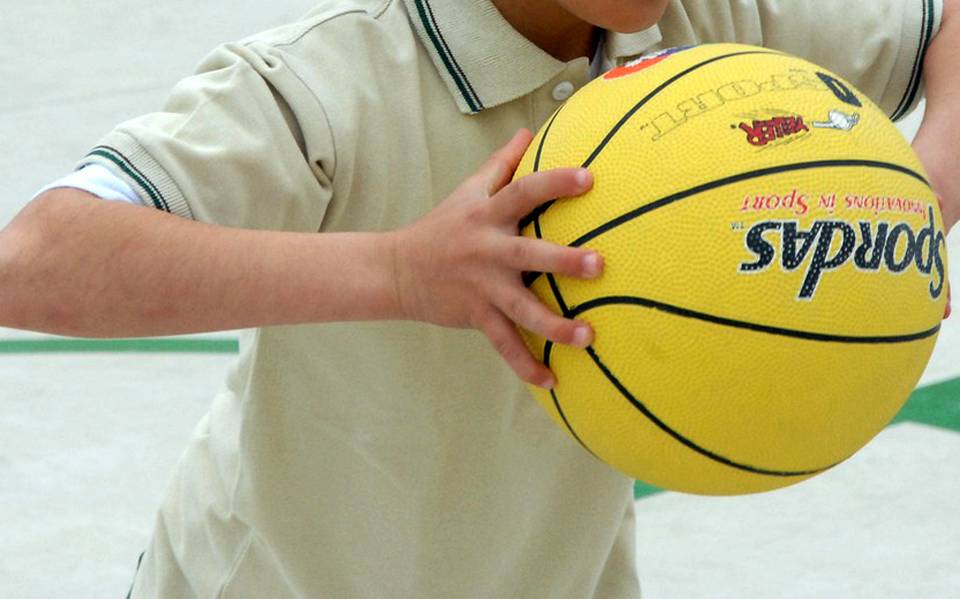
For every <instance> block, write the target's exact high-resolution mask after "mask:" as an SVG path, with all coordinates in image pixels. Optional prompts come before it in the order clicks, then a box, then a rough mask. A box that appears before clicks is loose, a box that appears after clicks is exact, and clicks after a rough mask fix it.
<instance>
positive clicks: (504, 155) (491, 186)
mask: <svg viewBox="0 0 960 599" xmlns="http://www.w3.org/2000/svg"><path fill="white" fill-rule="evenodd" d="M532 139H533V133H531V132H530V130H528V129H520V130H519V131H517V132H516V133H515V134H514V136H513V137H512V138H511V139H510V141H508V142H507V143H506V145H504V146H503V147H502V148H500V149H499V150H497V151H496V152H494V153H493V155H492V156H490V158H489V159H488V160H487V161H486V162H485V163H484V164H483V166H481V167H480V168H479V169H478V170H477V176H478V177H479V178H480V181H481V182H482V184H483V185H484V188H485V189H486V190H487V194H488V195H493V194H495V193H497V192H498V191H500V189H501V188H502V187H503V186H504V185H506V184H507V183H509V182H510V179H512V178H513V173H514V172H515V171H516V170H517V166H518V165H519V164H520V161H521V160H522V159H523V154H524V152H526V150H527V146H529V145H530V141H531V140H532Z"/></svg>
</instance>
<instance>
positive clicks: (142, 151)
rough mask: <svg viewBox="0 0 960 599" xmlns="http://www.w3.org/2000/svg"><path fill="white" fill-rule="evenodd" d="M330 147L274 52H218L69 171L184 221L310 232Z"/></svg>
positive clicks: (320, 208)
mask: <svg viewBox="0 0 960 599" xmlns="http://www.w3.org/2000/svg"><path fill="white" fill-rule="evenodd" d="M293 107H297V110H295V109H294V108H293ZM333 147H334V145H333V138H332V134H331V131H330V127H329V124H328V123H327V120H326V118H325V113H324V111H323V109H322V107H321V106H319V102H318V100H317V99H316V98H315V97H314V96H313V95H312V94H311V93H310V92H309V91H308V90H307V88H306V86H305V85H304V84H303V82H302V81H301V79H300V78H299V77H298V76H297V75H296V73H294V72H293V71H291V69H290V68H289V67H288V66H287V64H286V63H285V61H284V56H283V54H282V52H280V51H279V50H277V49H275V48H271V47H260V48H257V49H256V50H254V49H252V48H250V47H247V46H243V45H239V44H228V45H224V46H222V47H220V48H218V49H217V50H215V51H214V52H213V53H212V54H211V55H210V56H209V57H207V59H206V60H205V61H204V62H203V63H202V64H201V65H200V67H199V68H198V71H197V73H196V74H195V75H193V76H191V77H189V78H187V79H185V80H183V81H181V82H180V83H179V84H177V86H176V87H175V88H174V90H173V92H172V94H171V96H170V98H169V100H168V101H167V103H166V105H165V106H164V108H163V109H162V111H160V112H157V113H153V114H148V115H145V116H141V117H138V118H135V119H132V120H130V121H127V122H125V123H122V124H120V125H119V126H118V127H116V128H115V129H114V130H113V131H111V132H110V133H109V134H107V135H106V136H105V137H104V138H103V139H102V140H101V141H100V143H99V144H98V145H97V146H96V147H95V148H93V149H92V150H91V151H90V153H89V154H88V155H87V156H86V157H85V158H84V159H83V160H82V161H81V162H80V164H79V165H78V166H79V167H83V166H86V165H99V166H102V167H104V168H107V169H109V170H110V171H111V172H112V173H113V174H114V175H116V176H117V177H119V178H120V179H122V180H123V181H124V182H126V183H127V184H128V185H129V186H130V187H131V188H132V189H133V190H134V191H135V192H136V194H137V195H138V196H139V197H140V198H141V200H142V201H143V203H145V204H146V205H148V206H153V207H155V208H157V209H160V210H164V211H166V212H170V213H172V214H176V215H179V216H181V217H184V218H190V219H194V220H197V221H201V222H208V223H214V224H219V225H224V226H231V227H239V228H247V229H264V230H285V231H301V232H311V231H317V230H319V228H320V224H321V222H322V219H323V215H324V212H325V209H326V206H327V204H328V203H329V201H330V196H331V194H332V184H331V175H329V174H328V173H331V172H332V169H333V167H334V164H335V156H334V150H333Z"/></svg>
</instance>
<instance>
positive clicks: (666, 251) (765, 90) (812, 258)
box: [517, 44, 947, 495]
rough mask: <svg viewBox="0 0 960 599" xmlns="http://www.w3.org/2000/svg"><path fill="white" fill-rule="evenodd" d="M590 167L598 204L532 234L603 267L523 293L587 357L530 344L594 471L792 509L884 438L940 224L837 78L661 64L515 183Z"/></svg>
mask: <svg viewBox="0 0 960 599" xmlns="http://www.w3.org/2000/svg"><path fill="white" fill-rule="evenodd" d="M567 166H586V167H588V168H589V169H590V170H591V171H592V172H593V173H594V179H595V184H594V188H593V189H592V190H591V191H590V192H589V193H588V194H586V195H584V196H582V197H580V198H575V199H565V200H559V201H556V202H553V203H551V204H548V205H545V206H544V207H542V208H541V209H540V210H538V211H537V212H535V213H534V214H531V215H530V216H529V217H528V218H527V219H526V220H525V221H524V222H523V223H521V230H522V233H523V234H524V235H527V236H530V237H538V238H542V239H546V240H550V241H553V242H556V243H560V244H566V245H570V246H577V247H589V248H592V249H595V250H597V251H598V252H599V253H600V254H601V255H603V256H604V258H605V262H606V267H605V272H604V274H603V275H602V277H601V278H599V279H596V280H591V281H581V280H574V279H570V278H565V277H562V276H553V275H549V276H548V275H542V274H536V273H531V274H528V275H527V276H526V279H527V283H528V285H529V286H530V287H531V289H532V290H533V291H534V292H535V293H536V294H537V295H538V296H539V297H540V298H541V299H542V300H543V301H544V302H546V303H547V304H548V305H549V306H550V307H552V308H553V309H554V310H555V311H557V312H558V313H562V314H565V315H567V316H569V317H571V318H578V319H583V320H586V321H589V322H590V323H591V324H592V325H593V327H594V329H595V332H596V341H595V343H594V344H593V346H592V347H591V348H589V349H588V350H586V351H584V350H578V349H575V348H571V347H567V346H560V345H554V344H551V343H549V342H546V341H545V340H544V339H542V338H538V337H536V336H534V335H531V334H529V333H524V334H525V336H526V339H527V342H528V344H529V346H530V348H531V349H532V351H533V352H534V353H535V355H536V356H537V357H538V358H540V359H542V360H543V361H544V363H545V364H547V365H548V366H549V367H550V368H551V369H552V370H553V371H554V372H555V373H556V375H557V378H558V384H557V386H556V388H555V389H554V390H553V391H552V392H547V391H543V390H540V389H534V393H535V394H536V396H537V398H538V399H539V400H540V401H541V402H542V403H543V406H544V407H545V408H546V410H547V411H548V412H549V413H550V415H551V416H552V417H553V418H554V419H555V420H556V421H557V423H558V424H559V425H560V426H561V427H563V428H564V429H565V430H566V431H568V432H569V434H570V435H571V436H572V437H573V438H575V439H576V440H577V441H578V442H579V443H580V444H582V445H583V446H584V447H585V448H586V449H587V450H588V451H590V452H591V453H593V454H594V455H595V456H596V457H597V458H599V459H601V460H603V461H605V462H607V463H608V464H610V465H612V466H613V467H615V468H617V469H619V470H621V471H623V472H624V473H626V474H628V475H630V476H632V477H635V478H637V479H640V480H642V481H645V482H648V483H650V484H653V485H656V486H659V487H663V488H667V489H673V490H678V491H684V492H690V493H700V494H711V495H712V494H716V495H726V494H741V493H754V492H760V491H766V490H770V489H775V488H779V487H784V486H787V485H791V484H794V483H797V482H799V481H802V480H805V479H807V478H810V477H812V476H814V475H816V474H818V473H821V472H824V471H825V470H828V469H830V468H832V467H833V466H835V465H837V464H840V463H841V462H843V461H844V460H846V459H847V458H849V457H850V456H851V455H853V454H854V453H855V452H856V451H857V450H858V449H859V448H860V447H862V446H863V445H864V444H866V443H867V442H868V441H869V440H870V439H871V438H873V437H874V436H875V435H876V434H877V433H878V432H879V431H880V430H881V429H882V428H883V427H884V426H886V425H887V424H888V423H889V422H890V420H891V419H892V418H893V417H894V416H895V415H896V413H897V412H898V410H899V409H900V408H901V406H902V405H903V403H904V401H905V400H906V398H907V397H908V395H909V394H910V392H911V391H912V390H913V388H914V386H915V385H916V384H917V381H918V379H919V377H920V375H921V373H922V371H923V369H924V367H925V365H926V363H927V361H928V359H929V357H930V353H931V351H932V349H933V346H934V343H935V341H936V337H937V334H938V332H939V327H940V321H941V317H942V315H943V312H944V308H945V303H946V299H947V281H946V272H947V264H946V247H945V241H944V231H943V221H942V218H941V215H940V211H939V208H938V204H937V201H936V197H935V195H934V193H933V192H932V191H931V189H930V186H929V184H928V182H927V179H926V175H925V173H924V170H923V167H922V166H921V164H920V162H919V161H918V159H917V157H916V156H915V155H914V153H913V151H912V149H911V148H910V146H909V144H908V143H907V142H906V141H905V140H904V139H903V137H902V136H901V135H900V133H899V132H898V131H897V129H896V128H895V127H894V125H893V124H892V123H891V122H890V120H889V119H888V118H887V117H886V116H885V115H884V114H883V113H882V112H881V111H880V109H879V108H877V107H876V106H875V105H874V104H873V103H872V102H871V101H870V100H869V99H867V98H866V96H864V95H863V94H862V93H860V92H859V91H857V90H856V89H855V88H854V87H853V86H852V85H850V84H849V83H847V82H845V81H844V80H843V79H842V78H840V77H838V76H837V75H835V74H833V73H830V72H828V71H827V70H825V69H822V68H820V67H818V66H816V65H814V64H811V63H809V62H807V61H804V60H801V59H798V58H795V57H793V56H789V55H786V54H783V53H781V52H777V51H774V50H769V49H764V48H757V47H752V46H742V45H732V44H717V45H704V46H696V47H692V48H685V49H683V48H681V49H673V50H668V51H665V52H663V53H660V54H658V55H655V56H651V57H647V58H644V59H641V60H640V61H638V62H636V63H633V64H629V65H626V66H624V67H620V68H617V69H614V70H613V71H611V72H609V73H608V74H606V75H605V76H603V77H600V78H598V79H596V80H595V81H593V82H592V83H590V84H589V85H587V86H586V87H584V88H583V89H582V90H581V91H580V92H578V93H577V94H576V95H575V96H574V97H572V98H571V99H570V100H569V101H568V102H567V103H566V104H565V105H563V106H562V107H561V108H560V109H559V110H557V112H556V114H554V115H553V117H552V118H551V119H550V120H549V122H548V123H547V124H546V125H545V126H544V127H543V129H542V130H541V131H540V132H539V133H538V134H537V137H536V138H535V139H534V141H533V143H532V144H531V146H530V149H529V150H528V152H527V155H526V156H525V157H524V160H523V162H522V164H521V165H520V168H519V170H518V172H517V177H521V176H523V175H525V174H528V173H531V172H535V171H542V170H548V169H552V168H556V167H567Z"/></svg>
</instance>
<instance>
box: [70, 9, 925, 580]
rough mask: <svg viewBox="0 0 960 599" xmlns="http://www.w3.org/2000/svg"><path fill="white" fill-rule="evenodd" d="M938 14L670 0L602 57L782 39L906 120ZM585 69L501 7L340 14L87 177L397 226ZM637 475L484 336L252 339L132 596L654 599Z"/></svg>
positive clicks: (253, 208) (322, 328) (201, 79)
mask: <svg viewBox="0 0 960 599" xmlns="http://www.w3.org/2000/svg"><path fill="white" fill-rule="evenodd" d="M940 12H941V7H940V3H939V1H938V0H871V1H870V2H861V1H856V0H848V1H840V0H835V1H818V2H809V1H806V0H766V1H760V0H756V1H755V0H740V1H733V0H731V1H729V2H725V1H714V0H689V1H685V2H679V1H675V2H672V3H671V4H670V7H669V9H668V11H667V13H666V15H665V16H664V18H663V20H662V21H661V23H660V26H659V27H655V28H653V29H650V30H648V31H644V32H641V33H638V34H634V35H614V34H610V35H608V37H607V39H606V41H605V45H604V48H603V52H602V54H601V57H602V59H603V60H604V61H605V63H606V65H608V66H609V65H612V64H614V63H620V62H623V61H625V60H627V59H629V58H632V57H635V56H636V55H638V54H641V53H643V52H645V51H650V50H654V49H659V48H662V47H666V46H671V45H678V44H688V43H696V42H704V41H738V42H746V43H754V44H765V45H767V46H771V47H775V48H779V49H783V50H787V51H790V52H794V53H797V54H800V55H802V56H806V57H809V58H812V59H814V60H816V61H819V62H821V63H823V64H825V65H826V66H828V67H829V68H831V69H833V70H836V71H838V72H840V73H841V74H843V75H846V76H847V77H848V78H850V79H852V80H853V81H854V82H855V83H857V84H858V85H859V86H860V87H861V88H862V89H863V91H864V92H866V93H867V94H869V95H870V96H871V97H873V98H874V99H875V100H876V101H877V102H878V103H879V104H880V105H881V106H883V107H884V108H885V109H886V110H887V111H888V112H889V113H890V114H891V115H895V116H902V115H903V114H904V113H905V112H907V111H908V110H909V109H910V107H912V106H913V105H914V104H915V102H916V99H917V97H918V94H919V88H920V75H921V73H920V65H921V57H922V54H923V52H924V49H925V48H926V46H927V44H928V43H929V41H930V39H931V37H932V35H933V34H934V33H935V32H936V31H937V29H938V27H939V19H940ZM589 72H590V71H589V65H588V61H587V59H585V58H583V59H579V60H574V61H572V62H570V63H563V62H559V61H557V60H555V59H553V58H551V57H550V56H548V55H546V54H545V53H543V52H542V51H540V50H539V49H538V48H536V47H535V46H534V45H532V44H531V43H530V42H528V41H527V40H526V39H525V38H523V37H522V36H520V35H519V34H518V33H517V32H515V31H514V30H513V29H512V28H511V27H510V26H509V25H508V24H507V23H506V22H505V21H504V20H503V18H502V17H501V16H500V15H499V13H498V12H497V11H496V9H495V8H494V7H493V6H492V5H491V4H490V3H489V1H488V0H459V1H457V0H325V1H324V2H322V4H321V5H320V6H319V7H318V8H317V9H316V10H315V11H313V12H312V13H311V14H310V15H309V16H307V17H305V18H304V19H303V20H301V21H299V22H297V23H294V24H292V25H289V26H287V27H283V28H280V29H276V30H273V31H269V32H266V33H264V34H261V35H257V36H255V37H252V38H249V39H247V40H244V41H242V42H240V43H235V44H228V45H225V46H223V47H221V48H218V49H217V50H215V51H214V52H213V53H212V54H211V55H210V56H209V57H208V58H207V59H206V60H205V61H204V62H203V64H202V65H201V66H200V67H199V71H198V73H197V74H196V75H195V76H193V77H190V78H188V79H186V80H184V81H183V82H182V83H181V84H179V85H178V86H177V87H176V89H175V90H174V92H173V94H172V96H171V98H170V100H169V102H168V103H167V105H166V106H165V107H164V109H163V111H162V112H159V113H156V114H151V115H147V116H144V117H141V118H137V119H134V120H132V121H129V122H126V123H123V124H122V125H120V126H119V127H117V129H116V130H114V131H113V132H111V133H110V134H109V135H107V136H106V137H105V138H104V140H103V141H102V142H101V144H100V145H99V146H97V147H96V148H95V149H94V150H93V151H92V152H91V153H90V155H89V156H87V158H85V159H84V161H83V164H90V163H96V164H101V165H103V166H106V167H107V168H109V169H111V171H112V172H113V173H114V174H116V175H117V176H119V177H121V178H122V179H124V180H125V181H126V182H127V183H129V184H130V185H131V186H132V187H133V188H134V189H135V190H136V191H137V193H138V194H139V195H140V196H141V198H142V199H143V200H144V201H145V202H146V203H147V204H148V205H153V206H155V207H156V208H157V209H161V210H166V211H169V212H172V213H174V214H177V215H180V216H182V217H185V218H191V219H196V220H200V221H205V222H212V223H219V224H221V225H227V226H232V227H247V228H256V229H275V230H288V231H320V232H321V233H322V232H325V231H344V230H349V231H370V230H388V229H394V228H397V227H399V226H401V225H404V224H406V223H410V222H412V221H414V220H415V219H417V218H419V217H420V216H422V215H423V214H424V213H426V212H427V211H429V210H430V209H431V208H432V207H433V206H434V205H436V204H437V203H438V202H439V201H440V200H442V199H443V198H444V197H445V196H447V194H449V193H450V192H451V191H452V190H453V189H454V188H455V187H456V186H457V185H458V184H459V183H460V182H461V181H462V180H463V179H464V178H465V177H467V176H468V175H469V174H471V173H472V172H473V171H474V169H475V168H476V167H477V166H478V165H479V164H480V163H481V162H482V161H483V160H484V159H485V158H486V157H487V156H488V155H489V154H490V153H491V152H492V151H494V150H495V149H496V148H497V147H499V146H500V145H501V144H502V143H503V142H504V141H505V140H507V139H508V138H509V137H510V136H511V135H512V134H513V133H514V132H515V131H516V130H517V129H518V128H520V127H528V128H532V129H536V128H538V127H539V126H540V125H541V124H542V123H543V122H544V121H545V119H546V118H547V117H548V116H549V115H550V114H551V113H552V112H553V111H554V110H555V109H556V108H557V106H558V105H559V104H560V103H561V102H562V101H563V100H564V99H565V98H566V97H567V96H568V95H569V93H570V91H571V90H572V89H575V88H579V87H580V86H582V85H584V84H585V83H586V82H587V80H588V78H589ZM161 259H162V257H158V260H161ZM169 301H171V302H176V301H177V298H176V297H171V298H169ZM631 487H632V485H631V481H630V480H628V479H627V478H626V477H624V476H622V475H621V474H619V473H617V472H615V471H613V470H612V469H610V468H608V467H607V466H605V465H604V464H602V463H600V462H598V461H596V460H594V459H593V458H592V457H591V456H590V455H589V454H588V453H587V452H585V451H584V450H583V449H582V448H580V447H579V446H578V445H577V443H576V442H575V441H573V440H572V439H571V438H569V437H568V436H567V435H566V434H565V433H564V432H563V431H561V430H560V429H559V428H558V427H556V426H555V425H554V424H553V423H552V422H551V420H550V419H549V417H548V416H547V415H546V414H545V413H544V412H543V410H542V409H541V408H540V406H539V405H538V404H536V403H535V402H534V401H532V400H531V398H530V397H529V395H528V393H527V391H526V390H525V388H524V387H523V385H522V384H521V383H520V382H518V381H517V380H516V378H515V377H514V375H513V374H512V373H511V372H510V370H509V369H508V368H507V367H506V366H505V365H504V364H503V363H502V361H501V360H500V358H499V357H498V356H497V354H496V352H495V351H494V350H493V349H492V348H491V347H489V345H488V342H487V341H486V340H485V338H484V337H483V336H482V335H480V334H479V333H476V332H471V331H459V330H448V329H442V328H438V327H432V326H427V325H423V324H419V323H409V322H392V323H343V324H326V325H318V326H298V327H275V328H263V329H258V330H253V331H249V332H247V333H245V334H244V335H243V336H242V341H241V355H240V357H239V360H238V362H237V363H236V365H235V367H234V368H233V369H232V370H231V372H230V373H229V375H228V376H227V378H226V380H225V382H224V385H223V387H222V389H221V390H220V391H219V393H217V394H216V397H215V398H214V399H213V403H212V406H211V409H210V411H209V413H208V415H207V416H206V417H205V418H204V419H203V421H202V422H201V423H200V425H199V426H198V427H197V429H196V432H195V434H194V435H193V438H192V440H191V442H190V444H189V446H188V447H187V449H186V452H185V453H184V455H183V457H182V459H181V461H180V463H179V465H178V467H177V470H176V474H175V476H174V478H173V481H172V483H171V485H170V487H169V489H168V492H167V495H166V499H165V501H164V503H163V505H162V507H161V509H160V511H159V514H158V517H157V521H156V528H155V531H154V535H153V540H152V542H151V544H150V546H149V548H148V550H147V553H146V556H145V558H144V561H143V565H142V567H141V569H140V571H139V573H138V575H137V578H136V582H135V589H134V593H133V596H134V597H137V598H150V599H160V598H162V599H174V598H180V597H202V598H214V597H222V598H226V599H231V598H255V599H267V598H269V599H284V598H288V597H289V598H292V597H300V598H336V599H346V598H353V597H359V598H380V597H391V598H407V597H409V598H429V597H439V598H458V597H492V598H505V597H522V598H538V597H549V598H570V599H584V598H587V597H600V598H619V597H636V596H638V595H639V583H638V580H637V574H636V565H635V563H634V550H633V546H634V530H633V510H634V503H633V498H632V493H631Z"/></svg>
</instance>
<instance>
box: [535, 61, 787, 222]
mask: <svg viewBox="0 0 960 599" xmlns="http://www.w3.org/2000/svg"><path fill="white" fill-rule="evenodd" d="M749 54H769V55H773V56H783V54H782V53H781V52H770V51H762V50H750V51H746V52H733V53H731V54H724V55H723V56H714V57H713V58H711V59H709V60H706V61H704V62H701V63H699V64H695V65H693V66H692V67H690V68H688V69H687V70H685V71H681V72H679V73H677V74H676V75H674V76H673V77H671V78H670V79H667V80H666V81H664V82H663V83H661V84H660V85H659V86H658V87H656V88H655V89H654V90H653V91H652V92H650V93H649V94H647V95H646V96H644V98H643V99H642V100H640V101H639V102H637V103H636V104H635V105H634V106H633V108H631V109H630V110H628V111H627V112H626V113H625V114H624V115H623V116H622V117H621V118H620V120H619V121H617V124H616V125H614V126H613V128H612V129H610V131H609V132H607V134H606V135H605V136H604V138H603V139H602V140H601V141H600V144H599V145H598V146H597V147H596V148H594V150H593V152H591V153H590V156H589V157H588V158H587V159H586V161H584V162H583V164H581V165H580V166H581V167H582V168H587V167H589V166H590V165H591V164H593V162H594V161H595V160H596V159H597V157H598V156H600V152H602V151H603V150H604V148H606V147H607V144H609V143H610V140H612V139H613V137H614V136H615V135H616V134H617V132H618V131H620V129H622V128H623V126H624V125H626V124H627V121H629V120H630V119H631V118H633V115H635V114H636V113H637V111H639V110H640V109H641V108H643V107H644V106H645V105H646V104H647V103H648V102H649V101H650V100H652V99H653V98H655V97H656V96H657V95H658V94H660V92H662V91H663V90H665V89H666V88H668V87H670V86H671V85H673V84H674V83H676V82H677V81H678V80H680V79H682V78H684V77H686V76H687V75H689V74H690V73H692V72H694V71H696V70H698V69H701V68H703V67H705V66H707V65H709V64H712V63H714V62H717V61H718V60H724V59H726V58H733V57H736V56H744V55H749ZM551 124H552V122H551ZM543 141H546V135H544V136H543V140H541V142H543ZM554 203H555V200H554V201H550V202H547V203H546V204H544V205H542V206H540V207H538V208H537V209H536V210H534V211H533V212H531V213H530V215H529V216H528V217H527V218H526V219H525V222H526V223H528V224H529V223H530V222H531V221H532V220H533V219H536V218H539V217H540V215H541V214H543V213H544V212H546V211H547V210H549V209H550V207H551V206H553V204H554ZM522 228H523V227H521V229H522Z"/></svg>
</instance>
